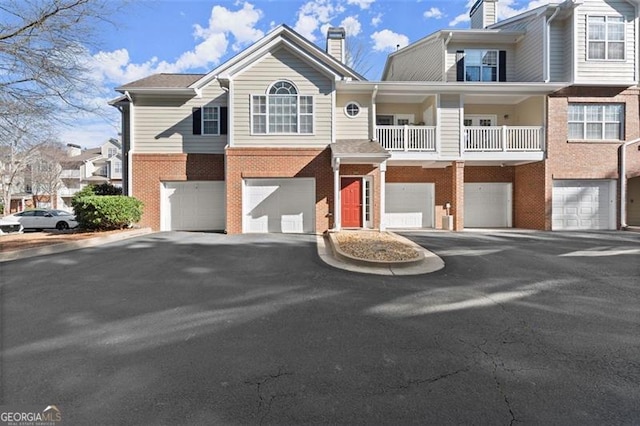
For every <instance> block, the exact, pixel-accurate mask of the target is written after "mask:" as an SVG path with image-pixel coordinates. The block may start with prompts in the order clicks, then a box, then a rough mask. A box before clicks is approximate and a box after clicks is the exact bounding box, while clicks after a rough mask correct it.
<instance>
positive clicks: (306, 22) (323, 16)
mask: <svg viewBox="0 0 640 426" xmlns="http://www.w3.org/2000/svg"><path fill="white" fill-rule="evenodd" d="M342 12H344V7H342V6H340V5H339V4H334V3H333V2H332V1H331V0H315V1H310V2H307V3H305V4H303V5H302V6H301V7H300V9H299V10H298V20H297V21H296V23H295V25H294V26H293V29H294V30H295V31H296V32H298V33H300V35H302V36H304V37H306V38H307V39H309V40H310V41H312V42H313V41H315V40H316V34H315V32H316V31H317V30H318V28H320V29H322V28H326V27H328V26H330V25H329V24H330V22H331V20H332V19H333V18H334V17H335V16H336V15H339V14H340V13H342Z"/></svg>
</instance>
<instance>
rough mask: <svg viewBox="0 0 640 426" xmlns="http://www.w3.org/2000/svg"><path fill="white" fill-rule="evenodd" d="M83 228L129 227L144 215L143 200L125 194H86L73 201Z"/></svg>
mask: <svg viewBox="0 0 640 426" xmlns="http://www.w3.org/2000/svg"><path fill="white" fill-rule="evenodd" d="M71 204H72V206H73V211H74V212H75V214H76V220H77V221H78V224H79V226H80V227H81V228H84V229H91V230H99V231H108V230H113V229H124V228H128V227H129V226H131V225H132V224H134V223H136V222H138V221H139V220H140V217H141V216H142V207H143V205H142V202H141V201H140V200H138V199H137V198H134V197H125V196H123V195H84V196H80V197H77V196H76V197H74V198H73V200H72V201H71Z"/></svg>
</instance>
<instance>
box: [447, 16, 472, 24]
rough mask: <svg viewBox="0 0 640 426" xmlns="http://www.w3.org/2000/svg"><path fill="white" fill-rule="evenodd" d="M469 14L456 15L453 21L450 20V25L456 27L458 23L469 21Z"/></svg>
mask: <svg viewBox="0 0 640 426" xmlns="http://www.w3.org/2000/svg"><path fill="white" fill-rule="evenodd" d="M469 21H470V19H469V14H468V13H463V14H461V15H458V16H456V17H455V18H453V19H452V20H451V21H449V26H450V27H455V26H456V25H458V24H460V23H462V22H469Z"/></svg>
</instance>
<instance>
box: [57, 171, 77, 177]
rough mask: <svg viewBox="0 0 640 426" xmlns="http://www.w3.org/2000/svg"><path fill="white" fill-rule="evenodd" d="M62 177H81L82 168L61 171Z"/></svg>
mask: <svg viewBox="0 0 640 426" xmlns="http://www.w3.org/2000/svg"><path fill="white" fill-rule="evenodd" d="M60 178H61V179H80V170H62V171H61V172H60Z"/></svg>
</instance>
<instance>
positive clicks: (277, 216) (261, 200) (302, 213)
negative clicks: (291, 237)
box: [242, 178, 316, 233]
mask: <svg viewBox="0 0 640 426" xmlns="http://www.w3.org/2000/svg"><path fill="white" fill-rule="evenodd" d="M242 199H243V232H284V233H313V232H315V210H316V202H315V200H316V185H315V180H314V179H313V178H290V179H245V181H244V194H243V197H242Z"/></svg>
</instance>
